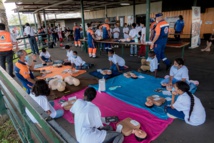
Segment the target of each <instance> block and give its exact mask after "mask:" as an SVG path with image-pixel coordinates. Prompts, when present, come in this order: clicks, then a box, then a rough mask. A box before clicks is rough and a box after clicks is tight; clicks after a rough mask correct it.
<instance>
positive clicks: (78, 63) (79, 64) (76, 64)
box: [70, 51, 93, 70]
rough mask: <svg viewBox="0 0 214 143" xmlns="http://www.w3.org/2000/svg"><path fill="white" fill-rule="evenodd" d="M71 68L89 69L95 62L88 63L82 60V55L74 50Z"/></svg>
mask: <svg viewBox="0 0 214 143" xmlns="http://www.w3.org/2000/svg"><path fill="white" fill-rule="evenodd" d="M70 61H71V68H76V69H77V70H80V69H89V68H90V67H92V66H93V64H89V63H86V62H85V61H83V60H82V58H81V57H80V56H78V55H77V51H73V56H72V57H71V58H70Z"/></svg>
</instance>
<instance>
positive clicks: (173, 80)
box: [160, 78, 179, 85]
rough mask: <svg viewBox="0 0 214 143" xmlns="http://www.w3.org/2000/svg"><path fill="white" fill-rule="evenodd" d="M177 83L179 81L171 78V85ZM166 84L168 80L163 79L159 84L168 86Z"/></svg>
mask: <svg viewBox="0 0 214 143" xmlns="http://www.w3.org/2000/svg"><path fill="white" fill-rule="evenodd" d="M177 81H179V80H177V79H175V78H173V79H172V84H175V83H176V82H177ZM168 83H169V78H165V79H163V80H162V81H161V82H160V84H161V85H163V84H168Z"/></svg>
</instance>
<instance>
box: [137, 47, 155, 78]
mask: <svg viewBox="0 0 214 143" xmlns="http://www.w3.org/2000/svg"><path fill="white" fill-rule="evenodd" d="M141 64H142V65H141V67H140V69H141V70H143V71H151V72H155V77H156V75H157V69H158V60H157V58H156V55H155V52H154V51H150V52H149V56H148V58H147V59H142V60H141Z"/></svg>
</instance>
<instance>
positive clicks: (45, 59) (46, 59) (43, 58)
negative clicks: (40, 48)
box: [41, 56, 51, 62]
mask: <svg viewBox="0 0 214 143" xmlns="http://www.w3.org/2000/svg"><path fill="white" fill-rule="evenodd" d="M41 59H42V60H43V61H45V62H51V59H50V58H45V57H44V56H41Z"/></svg>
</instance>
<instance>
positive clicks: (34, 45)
mask: <svg viewBox="0 0 214 143" xmlns="http://www.w3.org/2000/svg"><path fill="white" fill-rule="evenodd" d="M28 40H29V43H30V47H31V50H32V52H33V53H34V54H38V55H39V49H38V46H37V43H36V38H35V37H34V36H30V38H28Z"/></svg>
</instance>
